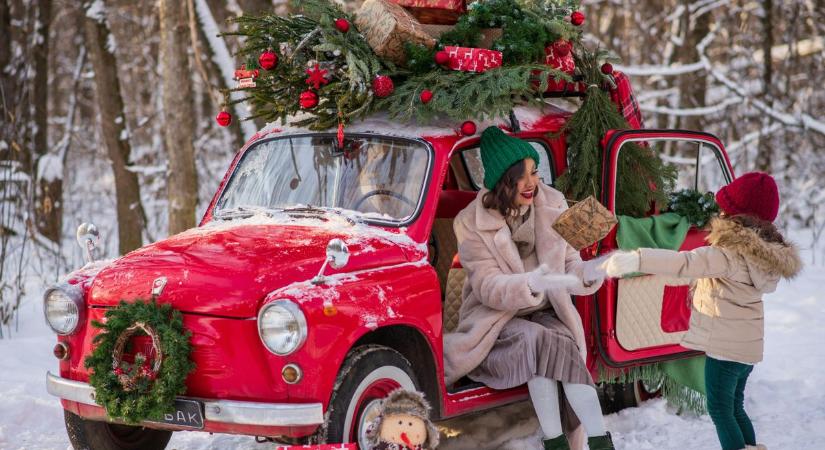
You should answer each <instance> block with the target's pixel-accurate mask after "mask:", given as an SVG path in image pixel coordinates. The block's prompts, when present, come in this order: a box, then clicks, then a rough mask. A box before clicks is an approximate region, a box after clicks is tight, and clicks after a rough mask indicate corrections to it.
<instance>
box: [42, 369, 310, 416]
mask: <svg viewBox="0 0 825 450" xmlns="http://www.w3.org/2000/svg"><path fill="white" fill-rule="evenodd" d="M46 390H47V391H48V392H49V394H52V395H54V396H56V397H59V398H61V399H64V400H68V401H73V402H77V403H81V404H84V405H90V406H96V407H100V405H98V404H97V403H95V400H94V396H95V389H94V388H93V387H92V386H91V385H89V384H88V383H83V382H81V381H74V380H69V379H67V378H62V377H59V376H57V375H54V374H52V373H51V372H47V373H46ZM192 400H198V401H200V402H202V403H203V407H204V408H203V410H204V419H205V420H206V421H207V422H213V423H222V424H228V425H252V426H263V427H299V426H311V425H320V424H322V423H323V422H324V407H323V405H322V404H321V403H261V402H244V401H235V400H209V399H202V398H193V399H192Z"/></svg>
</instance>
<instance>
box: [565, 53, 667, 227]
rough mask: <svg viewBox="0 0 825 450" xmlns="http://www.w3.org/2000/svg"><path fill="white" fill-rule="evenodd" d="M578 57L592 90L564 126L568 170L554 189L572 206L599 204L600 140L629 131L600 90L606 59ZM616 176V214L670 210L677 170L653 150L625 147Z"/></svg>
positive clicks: (632, 145)
mask: <svg viewBox="0 0 825 450" xmlns="http://www.w3.org/2000/svg"><path fill="white" fill-rule="evenodd" d="M575 55H576V66H577V67H578V69H579V71H580V73H581V75H582V76H583V77H584V80H585V82H586V83H587V84H588V88H587V92H586V94H585V97H584V101H583V102H582V105H581V107H580V108H579V109H578V110H577V111H576V112H575V113H573V115H572V116H571V117H570V120H568V121H567V123H566V124H565V128H564V131H565V132H566V133H567V154H568V160H569V165H568V168H567V170H566V171H565V173H564V174H562V176H561V177H559V180H558V181H557V184H556V186H557V187H558V188H559V189H560V190H561V191H563V192H565V194H566V195H567V196H568V197H569V198H571V199H573V200H582V199H584V198H586V197H587V196H589V195H594V196H596V198H601V180H602V169H603V168H602V163H603V161H602V159H603V158H602V147H601V144H602V142H601V140H602V138H603V137H604V136H605V134H606V133H607V131H609V130H625V129H628V128H629V126H628V124H627V121H626V120H625V119H624V117H622V115H621V114H620V113H619V111H618V109H617V108H616V105H615V104H614V103H613V102H612V101H611V100H610V96H609V95H608V94H607V92H605V90H604V89H603V88H602V86H603V84H604V78H603V77H604V76H603V75H602V73H601V67H600V61H602V60H604V59H605V53H604V52H603V51H600V50H596V51H595V52H588V51H586V50H584V49H579V50H578V51H577V52H576V53H575ZM618 173H619V179H618V181H617V186H616V200H617V204H616V214H620V215H626V216H633V217H641V216H644V215H645V213H646V212H647V211H649V210H650V208H651V206H652V205H653V204H656V205H659V206H664V205H666V204H667V193H668V192H670V190H671V189H672V187H673V184H674V182H675V180H676V174H677V170H676V168H675V167H673V166H672V165H667V164H665V163H664V162H662V160H661V159H660V158H659V157H658V156H657V155H656V154H655V153H654V152H652V151H651V150H650V149H648V148H645V147H642V146H640V145H638V144H635V143H627V144H624V147H623V148H622V151H621V153H620V154H619V162H618Z"/></svg>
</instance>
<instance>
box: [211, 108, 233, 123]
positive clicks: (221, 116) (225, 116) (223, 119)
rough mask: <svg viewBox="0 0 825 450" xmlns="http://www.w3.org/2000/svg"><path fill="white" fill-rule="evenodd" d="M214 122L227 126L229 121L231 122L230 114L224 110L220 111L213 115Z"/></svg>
mask: <svg viewBox="0 0 825 450" xmlns="http://www.w3.org/2000/svg"><path fill="white" fill-rule="evenodd" d="M215 122H218V125H220V126H222V127H228V126H229V124H230V123H232V114H229V113H228V112H226V111H221V112H219V113H218V115H217V116H215Z"/></svg>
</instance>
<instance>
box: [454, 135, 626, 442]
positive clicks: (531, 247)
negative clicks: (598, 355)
mask: <svg viewBox="0 0 825 450" xmlns="http://www.w3.org/2000/svg"><path fill="white" fill-rule="evenodd" d="M481 161H482V165H483V166H484V187H485V189H481V191H480V192H479V194H478V197H476V199H475V200H473V202H472V203H470V204H469V205H468V206H467V208H465V209H464V210H462V211H461V212H460V213H459V214H458V216H457V217H456V220H455V225H454V227H455V234H456V238H457V239H458V254H459V258H460V260H461V264H462V266H463V267H464V269H465V270H466V271H467V281H466V282H465V283H464V287H463V290H462V303H461V309H460V310H459V321H458V325H457V327H456V330H455V331H454V332H453V333H449V334H447V335H445V336H444V360H445V361H444V362H445V377H446V381H447V384H448V385H449V384H452V383H454V382H455V381H456V380H458V379H459V378H461V377H463V376H465V375H468V376H469V377H470V378H471V379H473V380H475V381H478V382H482V383H484V384H486V385H487V386H490V387H492V388H494V389H508V388H512V387H515V386H519V385H523V384H525V383H527V387H528V388H529V392H530V398H531V400H532V402H533V406H534V408H535V410H536V415H537V416H538V419H539V424H540V425H541V428H542V431H543V433H544V435H545V438H546V439H545V440H544V448H545V449H554V450H555V449H564V450H567V449H569V448H570V447H571V446H572V448H574V449H580V448H582V447H583V445H584V436H583V434H582V433H581V430H580V428H578V427H577V426H578V423H581V424H582V425H583V427H584V431H585V432H586V433H587V435H588V436H589V437H588V439H587V441H588V443H589V445H590V450H610V449H613V448H614V447H613V444H612V442H611V440H610V436H609V434H607V432H606V430H605V426H604V421H603V418H602V412H601V407H600V405H599V400H598V396H597V394H596V390H595V387H594V384H593V379H592V377H591V376H590V373H589V372H588V370H587V366H586V364H585V357H586V347H585V341H584V329H583V327H582V322H581V317H580V316H579V314H578V312H577V311H576V308H575V306H574V305H573V301H572V299H571V297H570V294H575V295H588V294H591V293H593V292H595V291H596V290H598V288H599V287H600V286H601V283H602V280H603V275H596V276H590V277H588V276H585V273H589V272H590V271H588V270H586V269H587V267H586V264H587V263H583V262H582V260H581V258H580V257H579V252H578V251H576V250H575V249H574V248H573V247H571V246H570V245H569V244H568V243H567V242H566V241H564V240H563V239H562V238H561V236H559V235H558V234H557V233H556V232H555V231H554V230H553V229H552V224H553V223H554V222H555V220H556V218H557V217H558V216H559V214H561V213H562V212H563V211H564V210H565V209H566V208H567V203H566V201H565V199H564V196H563V195H562V194H561V193H560V192H558V191H556V190H555V189H553V188H551V187H550V186H547V185H545V184H543V183H541V182H540V180H539V178H538V173H537V170H536V168H537V167H538V162H539V154H538V152H537V151H536V150H535V149H534V148H533V147H532V146H531V145H530V144H528V143H527V142H525V141H522V140H521V139H517V138H514V137H510V136H507V135H506V134H504V132H502V131H501V130H500V129H498V128H496V127H489V128H487V129H486V130H484V132H483V133H482V136H481ZM588 278H589V279H588ZM583 280H584V281H583ZM559 385H561V387H562V388H563V394H564V395H563V396H562V397H560V392H562V389H560V387H559ZM560 400H561V401H560ZM560 403H564V406H565V412H566V413H569V414H565V415H564V417H565V420H564V422H565V425H567V426H565V427H563V426H562V414H561V412H560V405H559V404H560ZM568 408H569V409H568ZM573 413H575V414H573ZM563 429H566V430H567V431H568V433H569V434H570V435H571V439H570V441H569V442H568V439H567V437H566V436H565V435H564V434H563ZM572 430H577V431H575V432H572Z"/></svg>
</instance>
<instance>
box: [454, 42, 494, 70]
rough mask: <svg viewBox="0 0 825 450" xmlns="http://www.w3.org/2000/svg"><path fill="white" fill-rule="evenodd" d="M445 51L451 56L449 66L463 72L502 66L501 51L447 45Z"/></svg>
mask: <svg viewBox="0 0 825 450" xmlns="http://www.w3.org/2000/svg"><path fill="white" fill-rule="evenodd" d="M444 51H445V52H447V54H448V55H449V56H450V60H449V62H448V63H447V67H449V68H450V69H452V70H460V71H463V72H478V73H481V72H486V71H487V70H489V69H494V68H496V67H501V52H498V51H495V50H487V49H486V48H469V47H453V46H446V47H444Z"/></svg>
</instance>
